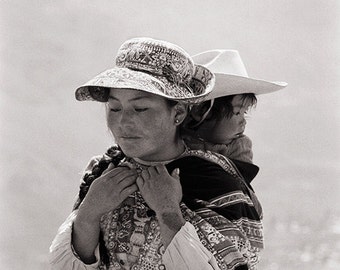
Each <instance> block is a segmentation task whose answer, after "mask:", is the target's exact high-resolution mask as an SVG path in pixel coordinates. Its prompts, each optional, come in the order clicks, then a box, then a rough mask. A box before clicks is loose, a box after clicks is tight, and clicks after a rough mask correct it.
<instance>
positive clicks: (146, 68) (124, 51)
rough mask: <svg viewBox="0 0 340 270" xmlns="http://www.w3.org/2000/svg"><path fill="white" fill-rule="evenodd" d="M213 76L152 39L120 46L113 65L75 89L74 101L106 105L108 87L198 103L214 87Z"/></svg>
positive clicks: (179, 51)
mask: <svg viewBox="0 0 340 270" xmlns="http://www.w3.org/2000/svg"><path fill="white" fill-rule="evenodd" d="M214 83H215V76H214V74H213V73H212V72H211V71H210V70H209V69H207V68H206V67H203V66H201V65H196V64H194V62H193V60H192V58H191V57H190V55H189V54H188V53H187V52H185V51H184V50H183V49H182V48H180V47H179V46H177V45H175V44H172V43H169V42H167V41H162V40H155V39H152V38H134V39H130V40H128V41H126V42H124V43H123V45H122V46H121V47H120V48H119V50H118V53H117V56H116V66H115V67H113V68H111V69H108V70H106V71H104V72H102V73H100V74H99V75H97V76H96V77H94V78H93V79H91V80H90V81H88V82H87V83H86V84H84V85H82V86H80V87H79V88H78V89H77V90H76V93H75V95H76V99H77V100H80V101H83V100H95V101H100V102H106V101H107V100H108V95H109V89H110V88H123V89H136V90H141V91H145V92H149V93H151V94H155V95H159V96H163V97H165V98H167V99H172V100H178V101H183V102H185V103H199V102H201V101H202V99H203V98H204V97H205V96H206V95H208V94H209V93H210V92H211V91H212V89H213V86H214Z"/></svg>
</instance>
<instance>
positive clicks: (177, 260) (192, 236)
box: [163, 222, 220, 270]
mask: <svg viewBox="0 0 340 270" xmlns="http://www.w3.org/2000/svg"><path fill="white" fill-rule="evenodd" d="M163 262H164V264H165V266H166V267H167V269H169V270H190V269H201V270H219V269H220V268H219V267H218V265H217V261H216V259H215V257H214V256H213V255H212V254H211V252H210V251H208V250H207V249H206V248H205V247H204V246H203V244H202V243H201V241H200V239H199V237H198V235H197V233H196V230H195V227H194V226H193V225H192V224H191V223H189V222H186V223H185V224H184V226H183V227H182V228H181V229H180V231H179V232H178V233H177V234H176V235H175V237H174V238H173V239H172V241H171V243H170V244H169V246H168V247H167V249H166V250H165V253H164V255H163Z"/></svg>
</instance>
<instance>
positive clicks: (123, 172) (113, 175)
mask: <svg viewBox="0 0 340 270" xmlns="http://www.w3.org/2000/svg"><path fill="white" fill-rule="evenodd" d="M134 174H137V172H136V170H131V169H129V168H127V167H118V168H114V169H113V170H111V171H110V172H108V173H107V174H106V175H105V176H106V177H107V178H108V179H115V180H117V181H118V182H120V180H121V179H123V178H124V177H126V176H130V175H134Z"/></svg>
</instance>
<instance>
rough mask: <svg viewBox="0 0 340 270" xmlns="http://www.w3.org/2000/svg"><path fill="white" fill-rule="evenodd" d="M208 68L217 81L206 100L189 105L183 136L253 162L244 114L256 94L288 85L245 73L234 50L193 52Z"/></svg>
mask: <svg viewBox="0 0 340 270" xmlns="http://www.w3.org/2000/svg"><path fill="white" fill-rule="evenodd" d="M193 59H194V61H195V63H196V64H200V65H203V66H205V67H207V68H208V69H210V70H211V71H212V72H213V73H214V74H215V76H216V84H215V87H214V89H213V91H212V93H211V94H210V95H208V97H207V98H206V101H204V102H202V103H201V104H199V105H195V106H193V107H192V109H191V111H190V115H189V116H188V117H187V119H186V122H185V124H184V138H185V141H186V143H187V144H188V145H189V147H191V148H192V149H202V148H203V149H205V150H210V151H213V152H217V153H220V154H222V155H224V156H226V157H228V158H231V159H236V160H240V161H244V162H248V163H252V159H253V153H252V142H251V140H250V139H249V138H248V137H247V136H245V135H244V134H243V133H244V129H245V126H246V119H245V115H246V114H247V112H248V110H249V109H250V108H252V107H254V106H255V105H256V103H257V99H256V95H259V94H265V93H270V92H273V91H277V90H280V89H282V88H284V87H286V86H287V83H285V82H267V81H263V80H257V79H251V78H249V77H248V74H247V71H246V69H245V67H244V64H243V62H242V60H241V57H240V56H239V54H238V52H237V51H235V50H211V51H206V52H203V53H200V54H198V55H195V56H193Z"/></svg>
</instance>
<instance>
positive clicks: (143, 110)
mask: <svg viewBox="0 0 340 270" xmlns="http://www.w3.org/2000/svg"><path fill="white" fill-rule="evenodd" d="M147 109H148V108H135V111H136V112H145V111H146V110H147Z"/></svg>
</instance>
